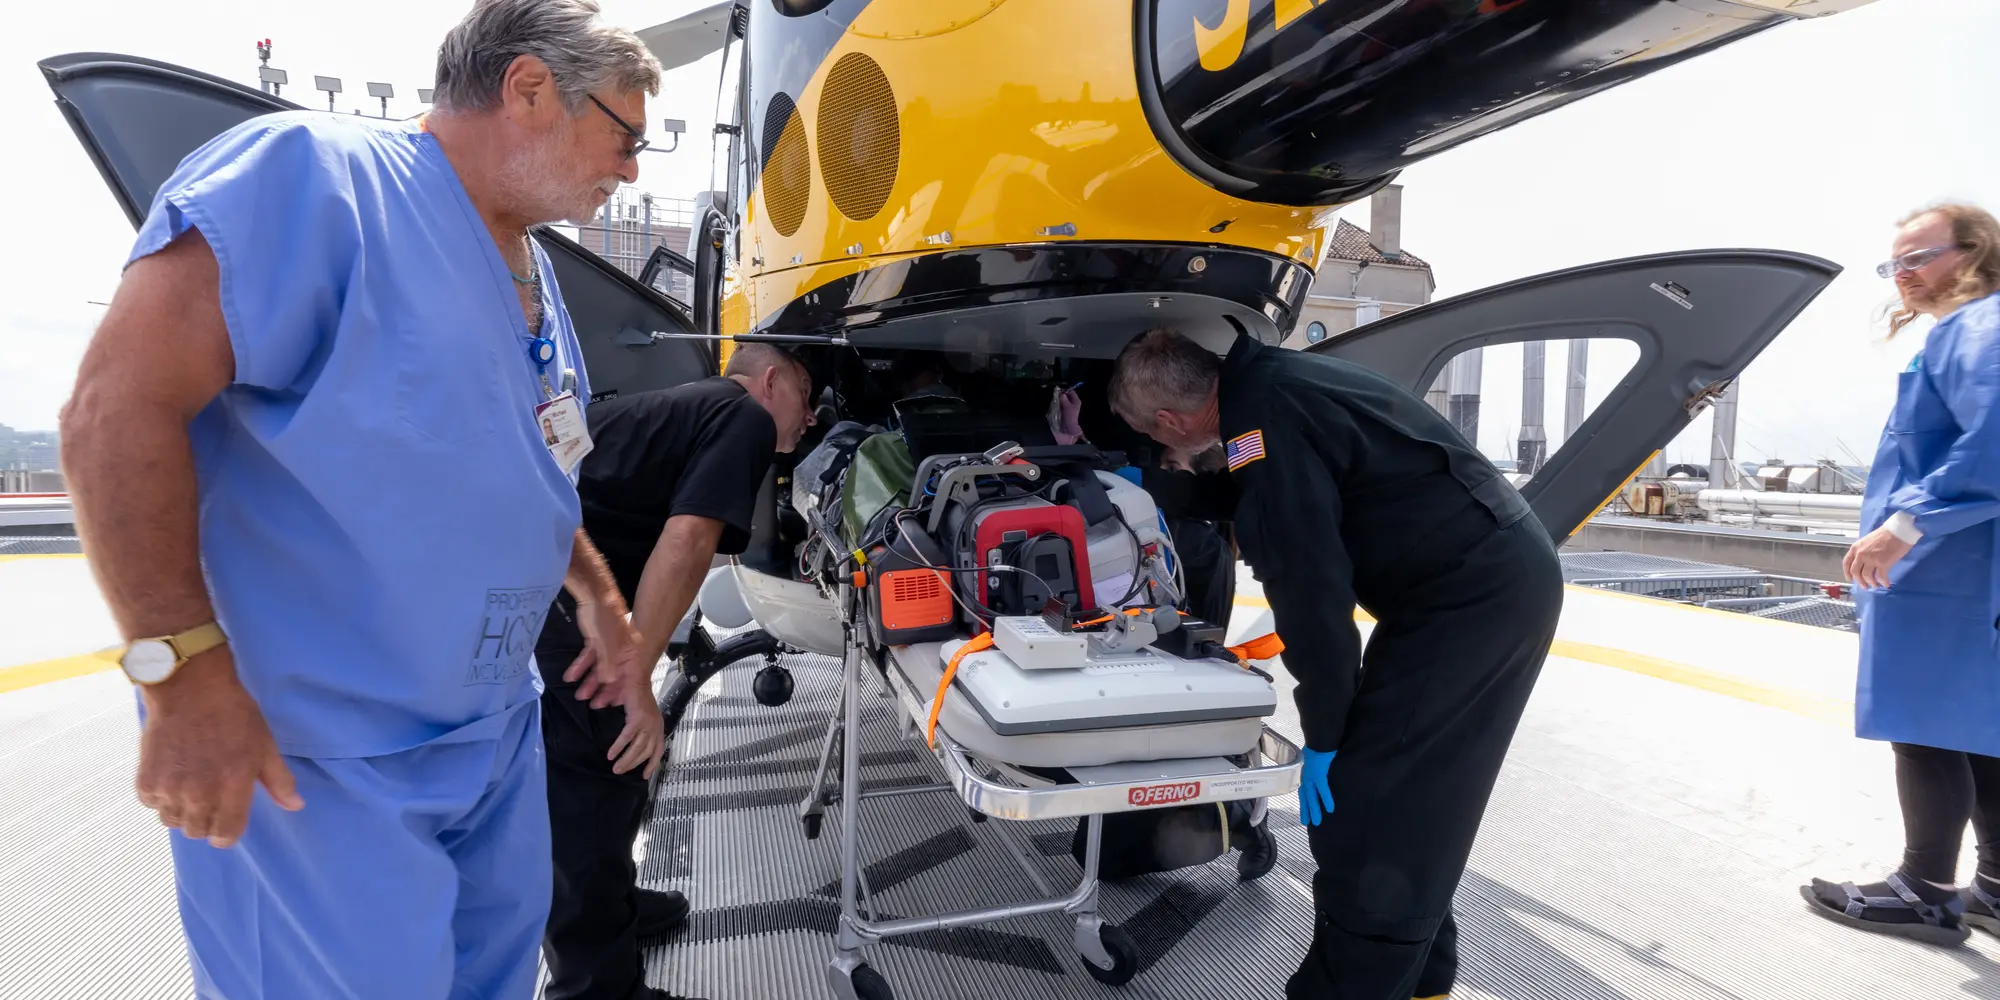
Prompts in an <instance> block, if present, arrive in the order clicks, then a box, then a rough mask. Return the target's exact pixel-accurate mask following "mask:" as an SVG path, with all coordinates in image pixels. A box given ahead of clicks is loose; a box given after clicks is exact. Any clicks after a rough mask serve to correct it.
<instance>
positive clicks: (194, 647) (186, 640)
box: [165, 622, 229, 663]
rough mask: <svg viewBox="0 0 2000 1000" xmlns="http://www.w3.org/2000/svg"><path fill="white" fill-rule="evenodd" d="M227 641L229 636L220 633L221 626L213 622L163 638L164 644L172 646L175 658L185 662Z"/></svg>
mask: <svg viewBox="0 0 2000 1000" xmlns="http://www.w3.org/2000/svg"><path fill="white" fill-rule="evenodd" d="M228 641H229V637H228V636H226V635H224V634H223V633H222V626H221V625H219V624H217V623H215V622H208V623H207V624H204V625H196V626H195V627H193V628H191V629H188V630H187V631H185V632H182V633H180V634H179V635H170V636H167V637H166V639H165V642H166V644H167V645H169V646H171V647H173V650H174V657H175V659H176V660H178V661H179V662H181V663H186V662H187V661H189V660H192V659H194V658H195V657H197V656H200V655H201V654H203V653H206V652H208V651H209V650H211V649H214V648H215V647H217V646H220V645H222V644H223V643H226V642H228Z"/></svg>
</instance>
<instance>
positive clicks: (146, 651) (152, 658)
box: [120, 639, 174, 684]
mask: <svg viewBox="0 0 2000 1000" xmlns="http://www.w3.org/2000/svg"><path fill="white" fill-rule="evenodd" d="M120 665H121V666H123V667H124V668H125V676H127V677H130V678H132V679H133V680H135V681H137V682H139V683H141V684H158V683H159V682H161V681H163V680H166V679H167V677H168V676H169V675H171V674H172V673H173V672H174V651H173V648H172V647H170V646H168V645H167V644H166V643H164V642H161V641H160V640H158V639H141V640H139V641H138V642H135V643H133V644H132V647H131V648H130V649H127V650H126V651H125V657H124V659H122V660H121V661H120Z"/></svg>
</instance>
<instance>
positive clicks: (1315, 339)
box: [1306, 320, 1326, 344]
mask: <svg viewBox="0 0 2000 1000" xmlns="http://www.w3.org/2000/svg"><path fill="white" fill-rule="evenodd" d="M1325 339H1326V324H1325V323H1322V322H1320V321H1319V320H1313V321H1312V322H1310V323H1307V324H1306V343H1308V344H1317V343H1319V342H1320V341H1322V340H1325Z"/></svg>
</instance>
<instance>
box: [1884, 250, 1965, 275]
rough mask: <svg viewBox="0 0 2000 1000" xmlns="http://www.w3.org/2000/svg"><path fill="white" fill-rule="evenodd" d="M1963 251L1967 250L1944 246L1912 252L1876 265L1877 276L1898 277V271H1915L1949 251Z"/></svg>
mask: <svg viewBox="0 0 2000 1000" xmlns="http://www.w3.org/2000/svg"><path fill="white" fill-rule="evenodd" d="M1963 249H1965V248H1964V247H1961V246H1956V245H1953V246H1942V247H1925V248H1923V249H1922V250H1912V251H1910V252H1909V253H1906V254H1904V255H1902V256H1901V257H1894V258H1891V259H1889V260H1885V261H1883V262H1882V263H1880V264H1877V265H1875V274H1876V276H1877V277H1882V278H1893V277H1895V276H1896V272H1898V271H1915V270H1917V269H1918V268H1921V267H1923V266H1924V265H1926V264H1929V263H1930V262H1931V261H1934V260H1936V259H1938V257H1940V256H1942V255H1943V254H1945V253H1946V252H1948V251H1952V250H1963Z"/></svg>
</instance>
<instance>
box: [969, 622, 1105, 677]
mask: <svg viewBox="0 0 2000 1000" xmlns="http://www.w3.org/2000/svg"><path fill="white" fill-rule="evenodd" d="M993 645H995V646H997V647H999V649H1000V651H1001V652H1003V653H1006V654H1007V658H1008V659H1010V660H1012V661H1014V665H1015V666H1017V667H1020V668H1021V669H1022V670H1062V669H1069V670H1074V669H1076V668H1078V667H1081V666H1083V665H1084V663H1085V661H1086V660H1087V659H1088V658H1089V656H1090V639H1089V637H1087V636H1085V635H1083V634H1081V633H1077V632H1070V633H1062V632H1058V631H1056V630H1055V629H1052V628H1050V627H1049V623H1048V622H1046V621H1043V620H1042V619H1040V618H1028V617H1013V616H1003V617H1000V618H995V619H993Z"/></svg>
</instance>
